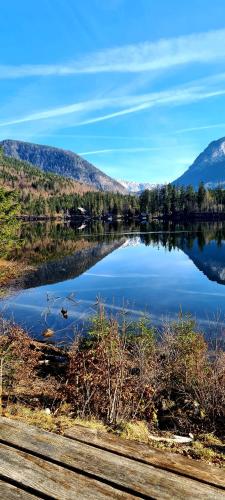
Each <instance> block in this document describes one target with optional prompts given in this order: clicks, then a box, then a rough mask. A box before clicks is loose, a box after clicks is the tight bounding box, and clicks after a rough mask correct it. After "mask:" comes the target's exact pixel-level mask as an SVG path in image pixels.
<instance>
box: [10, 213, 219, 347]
mask: <svg viewBox="0 0 225 500" xmlns="http://www.w3.org/2000/svg"><path fill="white" fill-rule="evenodd" d="M17 236H18V239H19V240H20V245H19V247H18V248H17V249H13V250H12V251H10V254H9V256H8V258H13V259H16V260H17V261H18V262H20V263H24V264H26V266H29V267H32V269H30V270H29V271H27V272H26V273H25V274H24V275H23V276H22V277H21V278H20V280H17V282H15V283H12V290H13V292H12V293H11V294H10V295H9V296H8V297H5V298H4V299H3V300H2V301H1V303H0V307H1V310H3V311H4V315H5V316H7V317H8V318H13V319H14V320H15V322H17V323H19V324H20V325H22V326H23V327H24V328H26V329H28V330H29V332H30V333H31V335H33V336H35V337H38V338H42V332H43V330H44V329H45V328H46V327H49V328H52V329H53V330H54V331H55V336H54V340H55V341H59V340H62V341H64V340H66V341H68V339H71V338H72V337H73V335H74V332H75V331H76V330H77V329H79V328H82V327H83V325H84V326H85V324H86V321H87V318H88V317H90V315H93V314H94V313H95V312H96V309H97V302H98V300H99V297H100V298H101V300H102V301H103V302H104V304H105V307H106V309H107V311H109V312H113V313H115V314H119V313H120V312H121V311H122V310H125V311H126V312H127V315H128V316H130V317H132V318H133V319H137V318H138V317H139V316H140V315H141V314H143V313H144V314H145V315H146V316H150V317H151V319H152V322H153V323H154V324H157V325H160V323H161V322H162V321H163V320H165V319H170V320H172V319H176V318H177V316H178V313H179V311H180V310H182V312H183V313H191V314H192V315H193V316H194V317H195V318H196V319H197V322H198V324H199V325H200V327H201V328H202V329H204V331H205V332H206V335H208V336H209V335H212V334H213V332H215V331H217V332H219V334H221V332H223V329H224V327H225V286H224V285H225V224H224V223H221V222H219V223H210V224H209V223H201V224H192V225H187V226H182V225H173V224H170V225H167V226H166V225H164V226H162V225H160V224H159V223H157V224H147V223H146V224H142V225H139V224H135V223H134V224H132V225H130V226H125V225H123V224H122V223H117V224H107V225H103V224H102V223H100V222H99V223H95V224H94V223H93V224H91V225H90V226H89V225H85V224H80V226H76V225H72V224H66V225H63V224H57V223H54V224H50V223H47V224H44V223H29V224H28V223H26V224H23V225H22V226H21V227H20V228H19V229H18V235H17ZM62 307H63V308H64V309H66V310H68V319H64V318H63V317H62V314H61V308H62Z"/></svg>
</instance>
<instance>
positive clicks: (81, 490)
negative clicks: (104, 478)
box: [0, 445, 135, 500]
mask: <svg viewBox="0 0 225 500" xmlns="http://www.w3.org/2000/svg"><path fill="white" fill-rule="evenodd" d="M0 474H1V477H4V479H5V480H6V479H7V478H8V480H11V481H14V482H16V483H17V484H18V487H19V486H23V487H24V488H25V487H26V488H32V490H33V491H34V494H36V495H37V497H38V496H39V498H40V496H41V498H47V499H50V498H54V499H56V500H62V499H63V500H74V499H75V498H76V499H82V500H91V499H93V500H106V499H107V498H109V499H110V498H111V499H118V500H120V499H121V500H122V499H123V500H132V499H134V498H135V497H134V496H132V495H129V494H127V493H125V492H121V491H118V490H116V489H114V488H112V487H110V486H108V485H106V484H104V483H101V482H99V481H96V480H94V479H90V478H87V477H84V476H82V475H81V474H77V473H76V472H71V471H70V470H67V469H64V468H63V467H60V466H58V465H55V464H52V463H50V462H47V461H45V460H42V459H41V458H38V457H36V456H33V455H30V454H28V453H25V452H23V451H20V450H17V449H15V448H11V447H10V446H7V445H1V454H0ZM3 498H4V497H3ZM6 498H7V497H6ZM21 498H23V497H21ZM24 499H26V497H24ZM4 500H5V499H4Z"/></svg>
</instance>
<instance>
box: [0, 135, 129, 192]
mask: <svg viewBox="0 0 225 500" xmlns="http://www.w3.org/2000/svg"><path fill="white" fill-rule="evenodd" d="M0 146H1V147H2V148H3V151H4V154H5V156H9V157H12V158H16V159H18V160H22V161H26V162H28V163H30V164H32V165H34V166H36V167H38V168H40V169H41V170H42V171H44V172H52V173H54V174H58V175H61V176H63V177H68V178H71V179H74V180H76V181H79V182H81V183H84V184H88V185H90V186H92V187H94V188H96V189H97V190H100V191H111V192H119V193H123V194H125V193H126V189H125V188H124V186H122V185H121V184H120V183H119V182H117V181H116V180H114V179H112V178H111V177H109V176H108V175H106V174H104V173H103V172H102V171H101V170H99V169H98V168H96V167H94V165H92V164H91V163H89V162H88V161H87V160H85V159H84V158H82V157H81V156H79V155H77V154H76V153H73V152H72V151H66V150H64V149H59V148H55V147H52V146H42V145H39V144H33V143H29V142H22V141H16V140H10V139H7V140H3V141H1V142H0Z"/></svg>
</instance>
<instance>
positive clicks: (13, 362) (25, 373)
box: [0, 320, 57, 400]
mask: <svg viewBox="0 0 225 500" xmlns="http://www.w3.org/2000/svg"><path fill="white" fill-rule="evenodd" d="M41 358H42V351H41V349H40V348H39V347H38V345H36V343H35V342H34V341H32V340H31V338H30V337H29V336H28V334H27V333H25V332H24V330H22V329H21V328H19V327H17V326H16V325H12V324H10V323H8V322H6V321H4V320H1V323H0V359H1V362H2V392H3V396H4V395H5V396H6V397H7V399H10V398H16V400H23V399H24V400H26V399H27V398H30V397H31V396H32V397H34V396H41V397H43V396H49V397H53V396H55V390H56V387H57V384H56V380H54V378H53V377H48V376H47V377H46V378H43V377H40V373H39V372H40V360H41Z"/></svg>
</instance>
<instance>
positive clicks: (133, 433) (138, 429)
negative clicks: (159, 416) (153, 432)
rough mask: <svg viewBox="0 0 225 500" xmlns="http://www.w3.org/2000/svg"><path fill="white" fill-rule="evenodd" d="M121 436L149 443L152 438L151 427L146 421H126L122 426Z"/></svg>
mask: <svg viewBox="0 0 225 500" xmlns="http://www.w3.org/2000/svg"><path fill="white" fill-rule="evenodd" d="M120 437H121V438H123V439H131V440H134V441H139V442H140V443H148V442H149V439H150V435H149V429H148V426H147V424H146V422H144V421H137V422H125V423H124V424H123V426H122V431H121V433H120Z"/></svg>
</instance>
